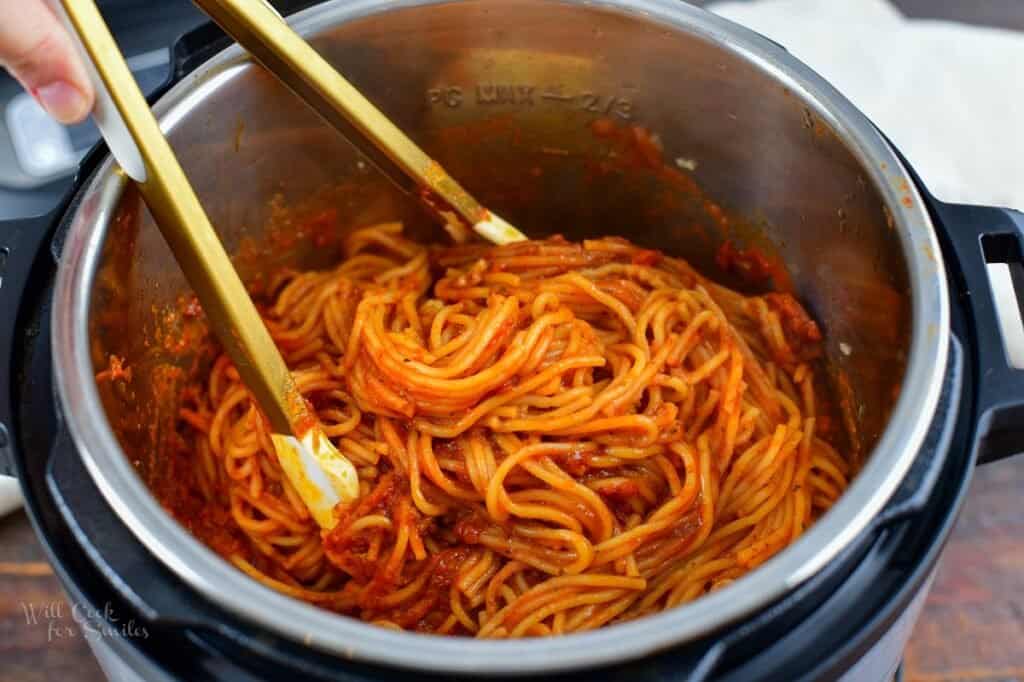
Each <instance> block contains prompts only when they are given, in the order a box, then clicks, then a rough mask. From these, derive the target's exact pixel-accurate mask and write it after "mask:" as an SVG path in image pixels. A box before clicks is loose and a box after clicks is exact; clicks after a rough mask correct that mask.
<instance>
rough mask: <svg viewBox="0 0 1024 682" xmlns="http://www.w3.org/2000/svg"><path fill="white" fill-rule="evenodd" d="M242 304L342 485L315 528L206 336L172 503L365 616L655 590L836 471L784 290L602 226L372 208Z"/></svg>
mask: <svg viewBox="0 0 1024 682" xmlns="http://www.w3.org/2000/svg"><path fill="white" fill-rule="evenodd" d="M261 312H262V314H263V315H264V318H265V320H266V324H267V326H268V328H269V329H270V331H271V334H272V336H273V338H274V340H275V341H276V343H277V344H278V346H279V347H280V348H281V350H282V353H283V354H284V356H285V359H286V361H287V362H288V364H289V366H290V367H291V368H292V370H293V372H294V376H295V380H296V382H297V384H298V387H299V389H300V390H301V392H302V393H303V395H304V396H305V397H306V399H307V400H308V401H309V402H310V404H311V405H312V406H313V408H314V409H315V410H316V413H317V415H318V416H319V418H320V420H321V421H322V422H323V424H324V427H325V429H326V432H327V434H328V436H329V437H330V438H331V439H332V440H333V442H334V443H335V445H336V446H337V447H338V449H339V450H340V451H341V452H342V453H343V454H344V455H345V456H346V457H348V458H349V459H350V460H351V461H352V462H353V464H355V466H356V468H357V471H358V473H359V478H360V487H361V495H360V497H359V498H358V499H357V500H356V501H355V502H354V503H351V504H350V505H348V506H343V505H339V507H338V508H337V509H336V518H337V523H336V525H335V526H334V527H333V529H330V530H327V531H321V529H320V528H319V527H318V526H317V524H316V523H314V521H313V520H312V519H311V517H310V515H309V513H308V512H307V510H306V509H305V507H304V506H303V504H302V501H301V500H300V498H299V497H298V495H297V494H296V492H295V491H294V490H293V489H292V487H291V485H290V484H289V482H288V480H287V479H286V478H285V477H284V475H283V474H282V470H281V468H280V466H279V464H278V462H277V460H276V456H275V454H274V448H273V446H272V444H271V441H270V438H269V433H268V431H267V426H266V423H265V421H264V420H263V419H262V418H261V416H260V414H259V412H258V410H257V408H256V407H255V405H254V403H253V401H252V400H251V398H250V396H249V394H248V392H247V390H246V388H245V386H244V385H243V384H242V383H241V382H240V380H239V377H238V374H237V372H236V371H235V369H234V368H233V366H232V364H231V362H230V360H229V359H228V358H227V356H225V355H223V354H220V355H219V357H217V359H216V360H215V361H214V362H213V363H212V368H210V369H209V371H208V372H207V373H206V376H204V377H203V379H202V380H201V381H198V382H197V383H195V384H194V385H190V386H189V388H188V389H187V390H186V392H185V395H184V397H183V405H182V407H181V410H180V424H179V435H180V443H179V447H178V448H177V451H176V453H175V454H174V455H173V456H175V457H181V458H184V460H185V461H186V462H187V468H188V470H189V471H191V472H193V475H192V476H191V477H190V478H188V480H186V481H183V482H182V484H183V485H186V486H187V487H188V496H189V498H190V499H191V504H188V505H186V504H184V503H181V504H178V505H172V507H173V508H172V511H174V512H175V513H176V514H177V515H178V516H179V518H180V519H181V520H182V521H183V522H184V523H186V524H187V525H188V526H189V528H190V529H191V530H192V531H193V532H194V533H195V534H196V535H197V536H198V537H200V538H201V539H202V540H204V541H206V542H207V543H208V544H210V545H211V546H212V547H213V548H214V549H216V550H217V551H218V552H220V553H221V554H222V555H223V556H225V557H226V558H227V559H228V560H229V561H231V562H232V563H234V564H235V565H236V566H237V567H238V568H240V569H241V570H242V571H244V572H245V573H247V574H248V575H250V576H252V577H253V578H255V579H257V580H259V581H261V582H263V583H265V584H267V585H269V586H271V587H273V588H274V589H277V590H279V591H281V592H283V593H285V594H287V595H290V596H292V597H295V598H297V599H302V600H306V601H309V602H311V603H314V604H317V605H319V606H321V607H323V608H327V609H331V610H334V611H337V612H340V613H344V614H350V615H352V616H355V617H358V618H362V619H363V620H366V621H369V622H372V623H376V624H379V625H381V626H385V627H391V628H403V629H409V630H416V631H425V632H432V633H443V634H453V635H468V636H476V637H488V638H502V637H523V636H544V635H557V634H563V633H569V632H576V631H581V630H589V629H593V628H597V627H600V626H603V625H606V624H608V623H613V622H618V621H623V620H629V619H633V618H638V617H641V616H644V615H646V614H650V613H654V612H658V611H661V610H664V609H667V608H671V607H674V606H676V605H678V604H682V603H684V602H687V601H690V600H692V599H695V598H697V597H700V596H701V595H703V594H706V593H707V592H709V591H711V590H715V589H717V588H719V587H721V586H724V585H726V584H728V583H730V582H732V581H734V580H736V579H737V578H739V577H740V576H742V575H744V574H745V573H747V572H748V571H750V570H752V569H754V568H756V567H757V566H758V565H759V564H761V563H763V562H764V561H765V560H767V559H768V558H770V557H771V556H772V555H774V554H775V553H777V552H778V551H780V550H781V549H783V548H784V547H786V546H787V545H789V544H790V543H792V542H793V541H794V540H795V539H796V538H797V537H798V536H799V535H800V534H801V533H802V532H803V531H804V530H805V529H806V528H807V527H808V526H809V525H810V524H811V523H813V521H814V519H815V518H817V517H818V516H819V515H820V514H822V513H823V512H824V511H825V510H826V509H828V508H829V506H830V505H831V504H832V503H833V502H834V501H835V500H836V499H837V497H838V496H839V495H840V494H841V493H842V491H843V489H844V488H845V487H846V485H847V481H848V478H849V476H850V475H851V471H850V467H849V465H848V463H847V460H846V459H845V458H844V457H843V456H842V455H841V454H840V453H839V452H837V449H836V447H838V446H840V444H841V438H840V436H839V435H838V434H837V433H836V432H835V431H836V430H835V428H834V424H836V423H837V422H836V420H835V419H834V418H833V417H832V416H831V415H830V414H829V412H830V408H829V407H828V401H827V400H826V399H825V397H824V396H825V392H824V388H823V387H824V384H825V381H824V373H823V371H822V367H821V363H820V359H819V355H820V347H821V334H820V332H819V329H818V327H817V325H816V324H815V323H814V322H813V321H812V320H811V319H810V318H809V317H808V316H807V314H806V313H805V311H804V309H803V308H802V307H801V306H800V305H799V303H797V302H796V300H794V299H793V298H792V297H791V296H790V295H788V294H782V293H772V294H767V295H763V296H744V295H741V294H739V293H736V292H734V291H732V290H730V289H727V288H725V287H722V286H719V285H717V284H715V283H713V282H711V281H709V280H707V279H706V278H704V277H702V276H701V275H700V274H698V273H697V272H695V271H694V270H693V269H692V268H691V267H690V266H689V265H688V264H687V263H686V262H684V261H682V260H679V259H674V258H669V257H666V256H664V255H662V254H661V253H659V252H656V251H651V250H645V249H641V248H639V247H637V246H634V245H632V244H630V243H628V242H626V241H625V240H622V239H617V238H604V239H597V240H593V241H584V242H582V243H570V242H568V241H565V240H564V239H561V238H558V237H554V238H550V239H546V240H543V241H529V242H522V243H517V244H512V245H508V246H501V247H497V246H490V245H486V244H464V245H458V246H447V247H446V246H425V245H421V244H418V243H415V242H413V241H411V240H409V239H406V238H405V237H403V235H402V228H401V226H400V225H398V224H385V225H378V226H374V227H371V228H367V229H362V230H359V231H357V232H354V233H353V234H351V235H350V236H349V237H348V239H347V242H346V245H345V257H344V260H343V261H342V262H341V264H340V265H339V266H338V267H336V268H335V269H333V270H329V271H322V272H284V273H281V274H279V275H278V276H276V277H275V278H273V281H271V282H270V286H269V287H268V297H267V299H266V301H265V304H264V305H263V306H262V308H261ZM210 343H211V344H213V343H214V342H213V341H212V340H211V341H210ZM197 508H199V509H201V510H202V513H199V514H195V513H193V511H194V510H195V509H197ZM189 510H193V511H189Z"/></svg>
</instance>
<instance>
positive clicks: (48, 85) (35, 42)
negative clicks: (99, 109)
mask: <svg viewBox="0 0 1024 682" xmlns="http://www.w3.org/2000/svg"><path fill="white" fill-rule="evenodd" d="M0 65H2V66H4V67H5V68H7V70H8V71H10V73H11V75H12V76H14V77H15V78H16V79H17V80H18V82H19V83H21V85H22V87H24V88H25V89H26V90H27V91H28V92H29V93H31V94H32V96H33V97H35V98H36V100H37V101H38V102H39V104H41V105H42V107H43V108H44V109H46V111H47V112H49V114H50V115H51V116H53V117H54V118H56V119H57V120H58V121H60V122H62V123H77V122H78V121H81V120H82V119H83V118H85V117H86V116H87V115H88V114H89V111H90V110H91V109H92V101H93V89H92V85H91V84H90V83H89V79H88V77H87V75H86V71H85V68H84V67H83V66H82V63H81V61H80V59H79V57H78V53H77V52H76V51H75V47H74V45H73V43H72V42H71V38H70V37H69V36H68V35H67V33H66V32H65V31H64V28H63V27H62V26H61V25H60V22H59V21H58V20H57V17H56V16H54V14H53V12H52V11H51V10H50V8H49V7H47V6H46V5H45V3H44V1H43V0H0Z"/></svg>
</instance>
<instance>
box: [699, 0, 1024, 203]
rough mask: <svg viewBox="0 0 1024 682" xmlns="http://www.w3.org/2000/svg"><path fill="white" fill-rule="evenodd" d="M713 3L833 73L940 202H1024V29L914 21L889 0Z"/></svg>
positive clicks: (830, 76)
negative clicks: (1020, 30) (1021, 31)
mask: <svg viewBox="0 0 1024 682" xmlns="http://www.w3.org/2000/svg"><path fill="white" fill-rule="evenodd" d="M708 9H710V10H712V11H713V12H716V13H717V14H720V15H722V16H724V17H726V18H729V19H731V20H733V21H735V22H737V23H740V24H743V25H744V26H747V27H748V28H751V29H753V30H755V31H757V32H759V33H761V34H763V35H766V36H768V37H769V38H772V39H773V40H775V41H777V42H778V43H780V44H782V45H784V46H785V47H786V49H788V50H789V51H790V52H791V53H793V55H794V56H796V57H797V58H798V59H800V60H801V61H803V62H804V63H806V64H808V65H809V66H810V67H811V68H813V69H815V70H816V71H817V72H818V73H820V74H821V75H822V76H823V77H825V78H826V79H827V80H829V81H830V82H831V83H832V84H833V85H834V86H835V87H836V88H838V89H839V91H840V92H842V93H843V94H844V95H846V96H847V97H848V98H849V99H850V100H851V101H852V102H853V103H854V104H855V105H856V106H857V107H859V108H860V109H861V111H863V112H864V113H865V114H867V116H868V117H869V118H871V119H872V120H873V121H874V122H875V124H876V125H877V126H878V127H879V128H880V129H881V130H883V131H884V132H885V133H886V135H888V136H889V138H890V139H891V140H892V141H893V143H894V144H896V146H898V147H899V148H900V151H902V152H903V153H904V154H905V155H906V157H907V159H908V160H909V161H910V163H911V164H913V166H914V168H915V170H917V172H918V173H920V175H921V178H922V180H923V181H924V183H925V185H927V187H928V188H929V189H930V190H931V191H932V192H933V193H934V194H935V195H936V196H937V197H939V198H940V199H943V200H946V201H954V202H962V203H972V204H988V205H993V206H1009V207H1012V208H1017V209H1022V210H1024V33H1017V32H1014V31H1007V30H1001V29H995V28H981V27H975V26H968V25H965V24H957V23H951V22H946V21H932V20H919V19H907V18H906V17H904V16H903V15H902V14H901V13H900V12H899V11H898V10H897V9H896V8H895V7H893V6H892V5H891V4H890V3H888V2H886V1H885V0H756V1H754V2H717V3H713V4H711V5H709V6H708Z"/></svg>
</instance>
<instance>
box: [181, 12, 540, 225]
mask: <svg viewBox="0 0 1024 682" xmlns="http://www.w3.org/2000/svg"><path fill="white" fill-rule="evenodd" d="M193 2H194V3H195V4H196V5H197V6H198V7H200V8H201V9H202V10H203V11H204V12H206V14H208V15H209V16H210V18H211V19H213V20H214V21H215V22H217V24H218V25H219V26H220V27H221V28H222V29H224V32H225V33H227V34H228V35H229V36H231V37H232V38H234V39H235V40H237V41H238V43H239V44H240V45H241V46H242V47H244V48H245V49H246V50H248V51H249V53H250V54H251V55H252V56H253V57H255V58H256V59H257V60H258V61H259V62H260V63H261V64H263V65H264V66H265V67H266V68H267V70H269V71H270V72H271V73H273V74H274V75H275V76H276V77H277V78H278V79H279V80H280V81H281V82H282V83H283V84H284V85H285V86H287V87H288V88H289V89H290V90H291V91H292V92H294V93H295V94H296V95H298V97H299V98H300V99H301V100H303V101H304V102H305V103H306V104H308V105H309V106H310V107H312V108H313V109H314V110H315V111H316V112H317V113H318V114H320V116H321V117H322V118H323V119H324V120H325V121H326V122H327V123H329V124H330V125H331V126H333V127H334V128H335V129H337V130H338V131H339V132H340V133H341V134H342V135H344V136H345V137H346V138H347V139H348V140H349V141H350V142H351V143H352V144H353V145H355V146H356V148H358V149H359V151H360V152H362V153H363V154H364V155H365V156H366V157H367V158H368V159H369V160H370V161H371V162H372V163H373V164H374V165H375V166H376V167H377V168H378V169H380V171H381V172H383V173H384V175H386V176H387V177H388V178H390V179H391V180H392V181H393V182H394V183H395V184H396V185H398V186H399V187H400V188H402V189H403V190H405V191H407V192H411V193H416V194H418V195H419V196H420V198H422V199H423V200H424V201H425V203H426V204H427V205H428V206H429V207H430V208H431V209H432V210H434V211H435V212H441V213H444V212H446V211H447V209H451V211H453V212H454V213H455V214H456V216H457V217H458V218H459V219H461V221H462V222H464V223H465V224H466V225H468V226H470V227H472V228H473V230H474V231H475V232H476V233H477V234H479V235H480V236H482V237H483V238H484V239H487V240H489V241H491V242H494V243H495V244H508V243H510V242H515V241H520V240H524V239H526V237H525V236H524V235H523V233H521V232H520V231H519V230H517V229H516V228H515V227H513V226H512V225H510V224H509V223H507V222H506V221H505V220H503V219H502V218H501V217H499V216H497V215H495V214H494V213H492V212H491V211H489V210H487V209H486V208H484V207H483V206H482V205H481V204H480V203H479V202H477V200H476V199H474V198H473V197H472V196H471V195H470V194H469V192H467V191H466V190H465V189H463V188H462V186H461V185H459V183H458V182H456V181H455V179H454V178H452V177H451V176H450V175H448V173H446V172H445V170H444V168H442V167H441V165H440V164H438V163H437V162H436V161H434V160H433V159H431V158H430V157H429V156H427V154H426V153H424V151H423V150H422V149H420V148H419V147H418V146H417V145H416V143H415V142H413V141H412V140H411V139H409V137H408V136H407V135H406V134H405V133H403V132H402V131H401V130H400V129H399V128H398V127H397V126H396V125H395V124H394V123H392V122H391V121H390V119H388V117H387V116H385V115H384V114H383V113H381V112H380V110H378V109H377V108H376V107H375V106H374V105H373V104H372V103H371V102H370V101H369V100H368V99H366V97H364V96H363V95H362V94H361V93H360V92H359V91H358V90H357V89H356V88H355V87H354V86H353V85H352V84H351V83H349V82H348V81H347V80H346V79H345V78H344V76H342V75H341V74H340V73H338V71H337V70H336V69H335V68H334V67H333V66H331V65H330V64H329V63H328V62H327V60H326V59H324V58H323V57H321V56H320V55H319V54H318V53H317V51H316V50H314V49H313V47H312V46H311V45H310V44H309V43H307V42H306V41H305V40H304V39H303V38H302V37H301V36H300V35H299V34H297V33H296V32H295V31H294V30H293V29H292V28H291V27H290V26H289V25H288V24H287V22H285V20H284V19H283V18H282V17H281V15H280V14H278V13H277V11H276V10H275V9H274V8H273V6H271V5H270V3H269V2H267V0H193Z"/></svg>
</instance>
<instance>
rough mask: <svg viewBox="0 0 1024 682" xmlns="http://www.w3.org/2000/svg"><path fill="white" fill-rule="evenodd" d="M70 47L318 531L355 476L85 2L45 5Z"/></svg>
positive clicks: (355, 485) (122, 160) (101, 118)
mask: <svg viewBox="0 0 1024 682" xmlns="http://www.w3.org/2000/svg"><path fill="white" fill-rule="evenodd" d="M51 4H52V6H53V9H54V12H55V13H56V14H57V15H58V16H59V17H61V18H62V19H63V20H64V22H65V24H66V26H67V27H68V29H69V33H70V34H71V36H72V38H77V41H76V42H77V43H78V47H79V49H80V51H81V53H82V56H83V59H84V62H85V64H86V69H87V71H89V75H90V77H91V78H92V81H93V85H94V86H95V88H96V104H95V106H94V109H93V112H92V114H93V118H94V120H95V121H96V124H97V126H98V127H99V129H100V131H101V132H102V133H103V138H104V139H105V140H106V142H107V145H108V146H109V147H110V151H111V153H112V154H113V155H114V158H115V159H117V162H118V163H119V164H120V166H121V169H122V170H123V171H124V173H125V174H126V175H127V176H128V177H130V178H131V179H132V180H134V181H135V183H136V184H137V185H138V187H139V190H140V193H141V194H142V197H143V200H144V201H145V202H146V205H147V206H148V207H149V210H150V212H151V213H152V214H153V218H154V219H155V221H156V224H157V225H158V226H159V228H160V230H161V232H162V233H163V235H164V238H165V239H166V240H167V243H168V244H169V245H170V247H171V251H172V252H173V253H174V257H175V258H176V259H177V261H178V264H179V265H180V266H181V269H182V270H183V271H184V273H185V276H186V277H187V278H188V281H189V284H191V285H192V288H193V289H194V290H195V292H196V296H197V297H198V298H199V302H200V303H201V304H202V307H203V310H204V311H205V313H206V316H207V318H208V320H209V322H210V327H211V329H212V330H213V332H214V333H215V334H216V335H217V338H218V339H219V340H220V342H221V344H222V345H223V346H224V349H225V350H226V351H227V353H228V355H229V356H230V357H231V360H232V362H234V365H235V367H236V368H237V369H238V374H239V375H240V377H241V378H242V381H244V382H245V385H246V387H248V389H249V391H250V393H251V394H252V396H253V398H254V399H255V400H256V402H257V404H258V405H259V407H260V408H261V409H262V411H263V414H264V415H265V416H266V418H267V421H268V422H269V425H270V430H271V433H272V438H271V440H272V441H273V443H274V449H275V451H276V453H277V457H278V460H279V461H280V463H281V468H282V469H283V470H284V472H285V474H286V475H287V477H288V480H289V482H290V483H291V485H292V486H293V487H294V488H295V490H296V492H298V494H299V495H300V497H301V498H302V500H303V502H304V503H305V504H306V506H307V507H308V508H309V511H310V514H311V516H312V517H313V518H314V519H315V521H316V522H317V523H318V524H319V525H320V526H321V527H323V528H331V527H333V526H334V525H335V517H334V508H335V506H336V505H337V504H338V503H339V502H351V501H352V500H355V499H356V498H357V497H358V496H359V479H358V477H357V475H356V470H355V467H353V466H352V463H351V462H349V460H348V459H346V458H345V457H344V456H343V455H342V454H341V453H340V452H338V450H337V449H336V448H335V447H334V445H333V444H332V443H331V441H330V439H329V438H328V437H327V434H326V433H324V430H323V427H322V425H321V424H320V420H319V419H318V418H317V415H316V413H315V412H314V411H313V410H312V408H311V407H310V405H309V404H308V403H307V402H306V400H305V399H304V398H303V396H302V394H301V393H300V392H299V390H298V388H297V387H296V386H295V382H294V380H293V378H292V375H291V372H289V370H288V367H287V365H285V362H284V359H283V358H282V357H281V354H280V352H279V351H278V349H277V346H275V345H274V341H273V339H272V338H271V337H270V333H269V332H268V331H267V328H266V327H265V326H264V324H263V320H261V319H260V316H259V313H258V312H257V311H256V307H255V306H254V305H253V302H252V299H251V298H250V297H249V292H248V291H246V289H245V286H244V285H243V284H242V280H241V279H240V278H239V276H238V273H237V272H236V271H235V268H234V266H233V265H232V263H231V260H230V259H229V258H228V254H227V252H226V251H225V250H224V246H223V245H222V244H221V242H220V239H219V238H218V236H217V233H216V232H215V231H214V229H213V226H212V225H211V224H210V220H209V218H208V217H207V215H206V212H205V211H204V210H203V207H202V206H201V205H200V203H199V199H198V198H197V197H196V194H195V192H194V191H193V189H192V186H191V185H190V184H189V182H188V179H187V178H186V177H185V173H184V171H183V170H182V169H181V166H180V165H179V163H178V160H177V159H176V158H175V156H174V152H172V151H171V147H170V145H169V144H168V142H167V139H166V138H165V137H164V135H163V132H162V131H161V130H160V126H159V125H158V124H157V121H156V118H155V117H154V116H153V113H152V112H151V111H150V109H149V105H148V104H147V103H146V100H145V98H144V97H143V95H142V92H141V91H140V90H139V87H138V85H137V84H136V83H135V80H134V78H133V77H132V75H131V72H130V71H129V69H128V66H127V64H125V61H124V57H123V56H122V54H121V52H120V50H119V49H118V47H117V44H116V43H115V42H114V38H113V36H112V35H111V34H110V31H109V29H108V28H107V25H106V24H105V23H104V21H103V17H102V16H101V15H100V12H99V10H98V9H97V7H96V4H95V2H94V0H60V4H59V5H57V4H56V2H55V1H54V2H52V3H51Z"/></svg>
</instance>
